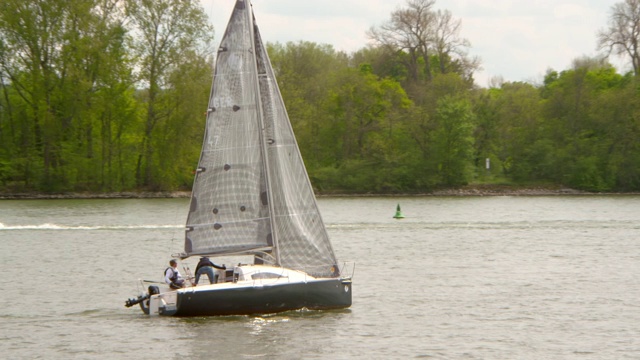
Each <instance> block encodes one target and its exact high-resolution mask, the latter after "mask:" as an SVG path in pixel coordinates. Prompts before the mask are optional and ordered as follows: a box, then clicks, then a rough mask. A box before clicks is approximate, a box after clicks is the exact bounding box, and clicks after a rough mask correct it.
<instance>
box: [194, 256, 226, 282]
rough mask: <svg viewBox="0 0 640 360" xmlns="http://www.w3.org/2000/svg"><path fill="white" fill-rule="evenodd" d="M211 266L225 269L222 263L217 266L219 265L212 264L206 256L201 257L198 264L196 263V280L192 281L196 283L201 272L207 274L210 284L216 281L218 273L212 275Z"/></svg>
mask: <svg viewBox="0 0 640 360" xmlns="http://www.w3.org/2000/svg"><path fill="white" fill-rule="evenodd" d="M213 268H216V269H220V270H226V269H227V268H226V267H225V266H224V265H222V266H219V265H216V264H214V263H213V262H211V260H209V258H208V257H206V256H203V257H201V258H200V261H199V262H198V265H196V282H195V283H194V285H198V281H200V276H201V275H203V274H207V277H208V278H209V283H210V284H215V283H217V282H218V274H215V275H214V273H213Z"/></svg>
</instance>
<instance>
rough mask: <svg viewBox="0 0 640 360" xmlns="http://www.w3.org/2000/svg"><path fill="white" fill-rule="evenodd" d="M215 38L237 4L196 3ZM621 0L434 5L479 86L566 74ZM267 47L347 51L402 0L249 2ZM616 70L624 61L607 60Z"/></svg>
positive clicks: (592, 48) (470, 0) (454, 0)
mask: <svg viewBox="0 0 640 360" xmlns="http://www.w3.org/2000/svg"><path fill="white" fill-rule="evenodd" d="M200 1H201V2H202V5H203V8H204V9H205V12H206V13H207V14H208V15H209V17H210V18H211V20H212V22H213V25H214V27H215V40H214V42H215V44H216V45H217V44H218V43H219V41H220V37H221V36H222V35H223V33H224V29H225V28H226V23H227V21H228V19H229V16H230V15H231V10H232V7H233V4H235V0H200ZM622 1H623V0H617V1H616V0H437V1H436V3H435V9H441V10H449V11H451V13H452V15H453V16H454V18H456V19H461V20H462V30H461V32H460V36H462V37H464V38H466V39H468V40H469V41H470V42H471V48H470V49H469V54H470V55H471V56H478V57H480V59H481V61H482V67H483V70H481V71H480V72H477V73H476V74H475V79H476V83H477V84H478V85H480V86H487V85H488V82H489V79H490V78H491V77H494V76H502V77H503V78H504V80H505V81H528V82H533V83H540V82H542V79H543V76H544V74H545V73H546V71H547V69H549V68H552V69H554V70H557V71H562V70H567V69H569V68H570V67H571V63H572V61H573V60H574V59H575V58H577V57H580V56H583V55H587V56H596V55H597V54H598V53H597V51H596V44H597V39H596V32H597V31H598V30H600V29H603V28H605V27H606V26H607V23H608V19H609V17H610V14H611V7H612V6H613V5H614V4H616V3H620V2H622ZM252 3H253V9H254V12H255V16H256V22H257V24H258V26H259V27H260V32H261V34H262V39H263V40H264V41H265V42H280V43H286V42H288V41H294V42H297V41H299V40H305V41H312V42H316V43H320V44H330V45H333V47H334V48H335V49H336V50H342V51H345V52H347V53H350V52H353V51H356V50H358V49H361V48H363V47H365V46H366V45H367V42H368V39H367V37H366V34H365V32H366V31H367V30H368V29H369V28H370V27H371V26H378V25H381V24H382V23H384V22H386V21H388V20H389V19H390V14H391V12H392V11H394V10H396V9H397V8H398V7H405V4H406V1H405V0H316V1H310V0H253V1H252ZM610 61H611V62H612V64H613V65H614V66H616V68H617V69H618V71H619V72H624V71H627V70H629V66H628V65H627V60H626V59H622V58H618V57H616V56H615V55H612V57H611V58H610Z"/></svg>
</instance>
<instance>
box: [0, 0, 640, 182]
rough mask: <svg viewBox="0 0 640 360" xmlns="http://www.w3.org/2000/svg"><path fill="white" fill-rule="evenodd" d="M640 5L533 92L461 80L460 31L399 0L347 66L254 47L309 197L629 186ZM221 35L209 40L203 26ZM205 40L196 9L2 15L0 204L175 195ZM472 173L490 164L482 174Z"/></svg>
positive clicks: (440, 15)
mask: <svg viewBox="0 0 640 360" xmlns="http://www.w3.org/2000/svg"><path fill="white" fill-rule="evenodd" d="M639 2H640V0H625V1H624V2H621V3H619V4H616V5H614V7H612V9H611V17H610V20H609V24H607V27H606V28H604V29H602V30H600V31H599V32H598V36H597V39H596V40H597V44H598V46H599V47H600V48H601V49H602V50H603V51H605V52H607V53H608V54H622V56H625V57H627V58H628V59H629V61H630V63H631V65H632V68H633V71H631V72H629V73H627V74H620V73H618V72H617V71H616V69H615V68H613V67H612V66H611V65H610V64H609V63H608V62H607V61H606V59H604V58H579V59H575V60H574V63H573V66H572V67H571V68H570V69H565V70H562V71H556V70H552V69H550V70H549V71H548V72H547V74H546V76H545V78H544V81H543V83H541V84H530V83H525V82H502V81H499V79H497V80H496V81H495V82H494V83H492V85H491V86H489V87H487V88H481V87H478V86H476V85H475V84H474V79H473V75H474V71H476V70H477V69H478V68H479V66H480V60H479V59H477V58H475V57H472V56H470V55H469V54H470V49H471V44H470V43H469V42H468V41H467V40H466V39H464V38H462V37H461V36H460V28H461V21H460V20H459V19H455V18H454V16H453V15H452V14H451V13H450V12H449V11H446V10H436V9H435V1H434V0H407V1H406V3H405V4H404V6H403V7H400V8H398V9H397V10H395V11H394V12H392V13H391V14H390V17H389V20H388V21H387V22H385V23H384V24H382V25H380V26H378V27H372V28H371V29H370V30H369V31H368V32H367V35H368V36H369V38H370V39H371V40H373V42H374V45H371V46H368V47H363V48H362V49H360V50H359V51H356V52H354V53H351V54H346V53H344V52H340V51H336V50H334V48H333V47H332V46H331V45H329V44H317V43H312V42H306V41H299V42H290V43H286V44H281V43H268V44H267V48H268V52H269V56H270V58H271V62H272V64H273V66H274V70H275V72H276V76H277V78H278V83H279V86H280V90H281V92H282V95H283V97H284V100H285V104H286V106H287V110H288V113H289V116H290V118H291V121H292V125H293V127H294V131H295V133H296V136H297V139H298V144H299V145H300V147H301V151H302V155H303V158H304V159H305V164H306V166H307V169H308V172H309V175H310V177H311V180H312V183H313V185H314V187H315V188H316V189H317V190H318V191H321V192H325V193H330V192H350V193H363V192H367V193H383V192H384V193H391V192H409V193H410V192H425V191H430V190H433V189H435V188H439V187H455V186H460V185H464V184H468V183H483V184H540V183H543V184H562V185H565V186H570V187H573V188H577V189H583V190H590V191H637V190H640V143H639V142H638V141H637V140H636V139H638V138H640V97H639V96H638V95H639V94H638V92H639V90H640V87H639V85H640V84H639V82H638V79H639V74H638V73H639V67H640V62H638V61H637V59H638V58H639V57H638V49H637V47H634V46H635V45H634V44H637V43H639V40H640V39H638V38H637V37H638V35H637V34H638V32H637V31H635V32H634V31H633V29H635V28H634V26H635V27H637V28H640V6H639ZM216 30H221V29H216ZM212 36H213V29H212V28H211V27H210V25H209V24H208V22H207V18H206V16H205V15H204V12H203V10H202V9H201V7H200V5H199V3H198V2H197V1H185V0H155V1H150V0H65V1H62V0H33V1H28V2H25V1H23V0H4V1H3V2H2V3H0V183H1V184H2V188H3V190H4V191H5V192H22V191H36V192H49V193H53V192H68V191H91V192H113V191H131V190H150V191H171V190H178V189H189V188H190V186H191V181H192V178H193V169H194V168H195V166H196V164H197V160H198V156H199V151H200V147H201V141H202V134H203V130H204V121H205V116H204V115H205V114H204V113H205V111H206V104H207V99H208V95H209V91H210V84H211V76H212V63H213V59H214V50H213V49H214V48H213V46H212V44H211V43H212ZM487 165H490V166H489V167H487Z"/></svg>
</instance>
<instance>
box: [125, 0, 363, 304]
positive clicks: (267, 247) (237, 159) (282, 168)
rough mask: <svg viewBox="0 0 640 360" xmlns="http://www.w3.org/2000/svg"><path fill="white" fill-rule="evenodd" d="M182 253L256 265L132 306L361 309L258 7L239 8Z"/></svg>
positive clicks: (221, 53) (148, 296)
mask: <svg viewBox="0 0 640 360" xmlns="http://www.w3.org/2000/svg"><path fill="white" fill-rule="evenodd" d="M174 255H177V257H179V258H180V259H181V260H183V261H184V260H185V259H187V258H190V257H194V256H207V257H209V256H211V257H216V258H219V257H222V258H224V257H233V256H236V257H237V256H245V257H247V256H248V258H249V259H251V260H250V261H248V263H247V264H243V263H239V264H237V265H235V266H233V267H232V268H227V269H226V270H224V271H223V273H222V274H221V275H222V276H220V277H219V280H218V282H215V281H214V283H212V284H200V285H197V286H189V287H185V288H180V289H177V290H174V289H170V288H169V287H168V286H164V285H162V284H154V285H151V286H149V287H148V290H147V291H146V292H143V293H142V294H141V295H140V296H138V297H137V298H131V299H129V300H127V301H126V305H127V306H133V305H135V304H140V307H141V308H142V310H143V311H144V312H145V313H146V314H149V315H168V316H213V315H250V314H269V313H278V312H283V311H290V310H299V309H311V310H316V309H317V310H323V309H341V308H347V307H349V306H351V302H352V279H351V275H352V273H351V275H349V276H346V275H343V273H344V272H345V271H348V269H345V266H344V265H343V267H342V269H341V268H340V267H339V265H338V261H337V259H336V256H335V253H334V250H333V248H332V245H331V242H330V240H329V236H328V234H327V231H326V228H325V225H324V222H323V220H322V217H321V215H320V212H319V209H318V205H317V202H316V198H315V196H314V192H313V188H312V186H311V183H310V181H309V177H308V174H307V172H306V169H305V166H304V163H303V160H302V157H301V154H300V150H299V148H298V144H297V142H296V139H295V136H294V133H293V130H292V127H291V123H290V122H289V117H288V115H287V112H286V109H285V106H284V102H283V100H282V97H281V95H280V90H279V89H278V84H277V83H276V79H275V76H274V71H273V68H272V66H271V63H270V61H269V58H268V56H267V52H266V48H265V46H264V44H263V42H262V39H261V37H260V32H259V30H258V27H257V25H256V24H255V17H254V14H253V9H252V6H251V4H250V2H249V1H248V0H246V1H245V0H237V1H236V3H235V6H234V9H233V12H232V15H231V18H230V20H229V23H228V25H227V28H226V31H225V33H224V36H223V38H222V40H221V43H220V47H219V48H218V53H217V59H216V66H215V71H214V77H213V84H212V90H211V95H210V98H209V106H208V110H207V121H206V129H205V136H204V141H203V146H202V152H201V155H200V160H199V163H198V167H197V170H196V174H195V179H194V184H193V189H192V195H191V201H190V206H189V212H188V216H187V222H186V230H185V244H184V252H182V253H180V254H174ZM141 281H144V280H141ZM145 286H146V284H145V285H143V289H144V287H145Z"/></svg>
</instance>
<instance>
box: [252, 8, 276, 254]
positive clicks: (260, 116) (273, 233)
mask: <svg viewBox="0 0 640 360" xmlns="http://www.w3.org/2000/svg"><path fill="white" fill-rule="evenodd" d="M247 2H248V5H249V6H248V8H247V10H248V11H247V16H249V25H250V29H251V34H250V37H251V50H252V52H253V55H254V61H253V73H254V74H255V92H254V93H255V97H256V104H257V112H256V115H257V118H258V123H259V125H260V134H259V136H258V137H259V139H260V145H261V149H262V169H263V172H264V179H265V185H266V186H265V187H266V189H267V205H268V206H269V224H270V226H271V239H272V241H273V246H272V251H273V254H272V255H273V257H274V258H275V259H276V265H278V266H280V251H279V249H278V234H277V231H278V230H277V226H276V224H275V216H274V214H275V208H274V203H273V201H272V198H273V195H272V194H273V189H272V188H271V179H270V176H271V175H270V173H269V169H268V168H267V164H268V161H267V160H268V159H267V158H268V156H269V155H268V153H267V141H266V139H265V135H264V134H265V121H264V109H263V107H262V97H261V96H260V78H261V77H266V76H267V74H266V73H265V74H259V73H258V56H260V55H259V51H258V50H257V49H256V36H255V35H256V31H257V27H256V25H255V23H254V20H255V17H254V16H253V4H251V2H250V0H247Z"/></svg>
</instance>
